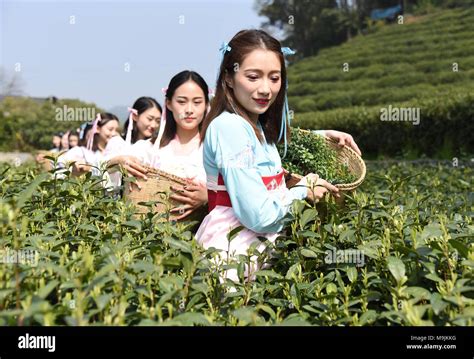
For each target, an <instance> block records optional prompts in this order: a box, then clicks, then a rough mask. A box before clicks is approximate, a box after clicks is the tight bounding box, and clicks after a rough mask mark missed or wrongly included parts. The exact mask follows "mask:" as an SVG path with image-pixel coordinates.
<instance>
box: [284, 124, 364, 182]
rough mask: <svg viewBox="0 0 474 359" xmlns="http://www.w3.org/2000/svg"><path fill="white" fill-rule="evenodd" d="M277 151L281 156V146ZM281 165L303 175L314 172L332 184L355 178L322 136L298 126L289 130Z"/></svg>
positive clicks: (351, 180)
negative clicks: (289, 135) (288, 138)
mask: <svg viewBox="0 0 474 359" xmlns="http://www.w3.org/2000/svg"><path fill="white" fill-rule="evenodd" d="M279 151H280V155H281V156H282V157H283V154H284V148H283V146H280V148H279ZM283 167H284V168H285V169H286V170H288V171H290V172H293V173H297V174H300V175H303V176H305V175H307V174H309V173H316V174H318V175H319V176H320V177H321V178H323V179H325V180H326V181H328V182H329V183H332V184H339V183H352V182H354V181H355V180H356V179H357V178H356V177H355V176H354V175H352V174H351V173H350V172H349V169H348V167H347V164H346V163H343V162H340V161H338V160H337V152H336V151H335V150H334V149H332V148H330V147H329V146H328V145H327V143H326V140H325V139H324V138H323V137H322V136H319V135H316V134H313V133H311V132H308V131H302V130H300V129H299V128H295V129H292V131H291V141H290V143H289V144H288V149H287V154H286V157H285V158H284V163H283Z"/></svg>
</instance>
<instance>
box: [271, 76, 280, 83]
mask: <svg viewBox="0 0 474 359" xmlns="http://www.w3.org/2000/svg"><path fill="white" fill-rule="evenodd" d="M279 80H280V78H279V77H273V78H272V81H274V82H277V81H279Z"/></svg>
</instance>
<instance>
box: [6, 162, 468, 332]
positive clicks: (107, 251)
mask: <svg viewBox="0 0 474 359" xmlns="http://www.w3.org/2000/svg"><path fill="white" fill-rule="evenodd" d="M473 178H474V170H473V168H469V167H463V166H459V167H453V166H442V165H436V166H430V165H424V166H422V165H410V164H404V163H401V164H392V165H389V164H383V163H376V164H373V165H372V164H369V167H368V176H367V178H366V181H365V182H364V183H363V184H362V186H361V187H360V188H359V189H358V191H357V192H355V193H353V194H352V195H350V196H349V197H347V199H346V202H347V205H346V208H345V209H338V208H337V207H336V206H334V205H333V204H332V203H327V204H326V206H327V212H328V215H327V217H326V220H325V221H322V219H321V217H320V216H319V214H318V212H317V210H316V209H315V208H314V207H311V206H309V205H308V204H306V203H305V202H302V201H301V202H296V203H295V205H294V206H293V211H292V215H291V216H289V218H288V222H287V225H286V227H285V230H284V231H283V233H282V235H281V236H280V237H279V238H278V239H277V241H276V242H275V245H270V247H269V251H265V252H263V253H261V254H258V253H256V255H257V256H258V257H259V260H262V261H263V260H266V261H268V260H270V261H271V264H272V265H271V267H267V268H265V269H262V270H260V271H258V272H256V273H255V278H254V280H253V281H248V280H245V279H244V278H243V268H244V264H245V263H246V262H247V261H248V258H247V257H246V256H241V257H239V258H237V259H236V260H235V261H234V260H232V261H230V262H229V263H220V262H219V261H217V260H216V259H217V257H216V253H215V251H214V250H211V249H210V250H204V249H203V248H201V247H200V246H199V245H198V244H197V243H196V241H195V239H194V236H193V234H192V233H191V232H190V231H189V229H188V227H187V226H186V225H184V224H172V223H169V222H160V221H158V218H157V217H156V216H155V217H154V218H153V217H151V216H147V217H145V218H144V219H140V220H137V219H134V218H133V215H132V208H131V207H130V206H129V205H127V204H125V203H123V202H122V201H121V200H117V199H114V198H110V197H107V196H105V195H104V193H103V190H102V187H101V186H100V184H99V182H98V180H97V179H96V178H93V177H90V175H88V176H84V177H82V178H70V179H65V180H59V179H55V178H54V177H52V176H51V175H48V174H46V175H41V174H39V173H38V170H37V169H36V168H34V167H31V166H26V165H24V166H20V167H12V168H10V167H9V166H8V165H5V164H0V231H1V236H0V249H2V250H5V249H6V248H10V249H16V250H31V251H36V252H37V253H38V254H37V257H35V258H36V259H37V262H36V263H31V262H26V263H21V262H20V263H16V264H12V263H1V264H0V281H1V283H2V284H3V285H2V288H1V289H0V324H1V325H17V324H24V325H272V324H277V325H304V324H311V325H351V326H352V325H353V326H360V325H450V326H452V325H468V326H472V325H474V275H473V274H474V272H473V267H474V226H473V223H472V217H473V208H474V197H473V196H472V187H473V185H474V183H473ZM230 237H231V235H230ZM340 251H346V252H344V253H346V254H347V253H349V254H350V253H353V251H356V252H354V254H356V255H355V256H345V255H342V256H341V255H340ZM351 251H352V252H351ZM0 254H3V253H0ZM270 254H271V258H268V256H269V255H270ZM362 254H363V256H362ZM3 258H4V257H3ZM229 267H230V268H237V270H238V272H239V273H240V276H241V279H240V282H239V283H236V284H233V285H232V286H231V285H230V284H231V283H229V282H228V281H225V282H221V281H220V279H219V273H222V272H223V271H224V270H225V269H227V268H229ZM230 287H235V290H229V288H230Z"/></svg>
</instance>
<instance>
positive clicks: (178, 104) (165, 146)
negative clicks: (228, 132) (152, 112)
mask: <svg viewBox="0 0 474 359" xmlns="http://www.w3.org/2000/svg"><path fill="white" fill-rule="evenodd" d="M163 92H164V94H165V99H166V108H165V112H164V113H163V116H162V118H161V123H160V129H159V132H158V135H157V136H156V137H153V138H151V139H149V140H140V141H137V142H136V143H135V144H134V145H132V146H131V147H130V153H133V156H134V157H135V158H136V159H138V160H139V163H128V165H129V166H130V165H131V166H133V169H134V171H133V172H132V171H128V172H129V174H132V175H134V176H135V177H141V178H144V179H146V169H145V168H144V167H142V166H140V163H141V164H143V165H147V166H151V167H155V168H159V169H161V170H163V171H166V172H168V173H171V174H174V175H176V176H179V177H183V178H186V179H188V182H189V183H188V184H187V185H186V186H182V187H181V186H179V187H173V188H172V189H173V190H174V191H175V193H174V194H173V195H171V196H170V197H171V198H172V199H175V200H177V201H178V202H181V203H182V205H180V206H179V207H177V208H174V209H172V210H171V212H173V213H178V214H179V215H178V217H177V218H176V219H178V220H179V219H184V218H185V217H187V216H188V215H190V214H191V213H192V212H194V211H195V210H198V209H199V208H201V207H202V206H205V205H207V189H206V172H205V170H204V165H203V159H202V145H201V134H200V128H201V123H202V121H203V119H204V117H205V116H206V113H207V112H208V108H209V88H208V86H207V84H206V82H205V81H204V79H203V78H202V77H201V76H200V75H199V74H198V73H196V72H194V71H182V72H180V73H178V74H177V75H175V76H174V77H173V78H172V79H171V81H170V83H169V85H168V88H167V89H163ZM140 167H141V168H140ZM141 169H143V171H142V170H141ZM137 172H140V173H139V174H138V175H137ZM135 185H137V184H136V183H135V184H133V185H132V188H133V187H134V186H135Z"/></svg>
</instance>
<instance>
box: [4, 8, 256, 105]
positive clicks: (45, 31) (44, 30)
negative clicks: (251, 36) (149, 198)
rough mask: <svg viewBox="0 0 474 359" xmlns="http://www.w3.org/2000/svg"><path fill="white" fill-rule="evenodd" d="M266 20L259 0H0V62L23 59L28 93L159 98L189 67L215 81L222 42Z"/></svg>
mask: <svg viewBox="0 0 474 359" xmlns="http://www.w3.org/2000/svg"><path fill="white" fill-rule="evenodd" d="M263 21H264V18H260V17H258V15H257V13H256V11H255V10H254V0H221V1H216V0H207V1H197V0H194V1H191V0H188V1H172V0H167V1H162V0H140V1H137V2H135V1H130V0H128V1H123V0H119V1H108V0H105V1H95V0H94V1H91V0H82V1H77V0H76V1H67V0H63V1H31V0H30V1H19V0H17V1H11V0H0V29H1V38H0V66H1V67H2V68H3V69H4V70H6V72H7V73H9V74H13V73H14V66H15V64H17V63H20V64H21V71H20V77H21V80H22V84H23V86H22V90H23V91H24V93H25V95H29V96H34V97H46V96H51V95H54V96H57V97H59V98H79V99H81V100H84V101H88V102H95V103H96V104H97V105H99V106H101V107H103V108H105V109H111V108H112V107H114V106H131V105H132V103H133V101H134V100H135V99H136V98H138V97H140V96H152V97H155V98H156V99H157V100H158V101H159V102H160V103H162V102H163V95H162V93H161V88H162V87H166V86H167V84H168V82H169V80H170V79H171V77H172V76H173V75H174V74H176V73H178V72H180V71H182V70H185V69H190V70H195V71H197V72H199V73H200V74H201V75H202V76H203V77H204V78H205V80H206V81H207V82H208V84H209V85H210V87H212V88H214V86H215V83H214V82H215V76H216V71H217V66H218V62H219V58H220V56H219V47H220V44H221V43H222V41H229V40H230V39H231V38H232V36H233V35H234V34H235V33H236V32H237V31H239V30H241V29H244V28H259V27H260V25H261V23H262V22H263ZM72 22H75V23H74V24H72ZM127 63H128V64H129V71H126V70H127V65H126V64H127Z"/></svg>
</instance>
